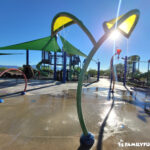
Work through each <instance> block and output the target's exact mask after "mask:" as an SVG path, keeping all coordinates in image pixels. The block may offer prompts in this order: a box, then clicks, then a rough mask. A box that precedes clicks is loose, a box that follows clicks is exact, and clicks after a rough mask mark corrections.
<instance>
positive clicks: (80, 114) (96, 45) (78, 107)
mask: <svg viewBox="0 0 150 150" xmlns="http://www.w3.org/2000/svg"><path fill="white" fill-rule="evenodd" d="M108 35H109V33H105V34H104V35H103V36H102V37H101V38H100V39H99V41H98V42H97V43H96V44H95V46H94V47H93V48H92V50H91V51H90V53H89V55H88V57H87V58H86V61H85V64H84V66H83V68H82V70H81V74H80V77H79V80H78V87H77V97H76V99H77V113H78V117H79V122H80V125H81V128H82V131H83V134H84V135H88V131H87V128H86V125H85V123H84V119H83V115H82V107H81V93H82V84H83V80H84V75H85V72H86V70H87V68H88V65H89V63H90V61H91V60H92V57H93V56H94V54H95V53H96V51H97V50H98V48H99V47H100V46H101V45H102V44H103V42H104V41H105V40H106V39H107V37H108Z"/></svg>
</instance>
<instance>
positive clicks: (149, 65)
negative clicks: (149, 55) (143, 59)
mask: <svg viewBox="0 0 150 150" xmlns="http://www.w3.org/2000/svg"><path fill="white" fill-rule="evenodd" d="M149 70H150V60H148V68H147V84H148V83H149Z"/></svg>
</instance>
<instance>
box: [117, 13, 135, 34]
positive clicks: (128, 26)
mask: <svg viewBox="0 0 150 150" xmlns="http://www.w3.org/2000/svg"><path fill="white" fill-rule="evenodd" d="M135 20H136V15H132V16H130V17H128V18H127V19H126V20H125V21H124V22H123V23H121V25H120V26H119V27H118V28H119V29H120V30H122V31H123V32H125V33H126V34H128V33H129V32H130V30H131V29H132V26H133V25H134V22H135Z"/></svg>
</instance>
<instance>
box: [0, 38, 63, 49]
mask: <svg viewBox="0 0 150 150" xmlns="http://www.w3.org/2000/svg"><path fill="white" fill-rule="evenodd" d="M0 50H44V51H53V52H60V51H61V50H60V48H59V46H58V44H57V41H56V39H55V37H54V38H51V37H50V36H48V37H45V38H41V39H37V40H33V41H29V42H24V43H19V44H15V45H10V46H5V47H0Z"/></svg>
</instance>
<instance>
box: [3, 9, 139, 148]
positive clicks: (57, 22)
mask: <svg viewBox="0 0 150 150" xmlns="http://www.w3.org/2000/svg"><path fill="white" fill-rule="evenodd" d="M138 19H139V11H138V10H132V11H130V12H128V13H126V14H125V15H122V16H120V17H118V18H117V19H113V20H111V21H109V22H105V23H104V24H103V27H104V31H105V33H104V35H103V36H102V37H101V38H100V39H99V40H98V42H96V40H95V39H94V37H93V36H92V34H91V33H90V32H89V31H88V29H87V28H86V27H85V26H84V25H83V24H82V22H81V21H80V20H79V19H77V18H76V17H75V16H73V15H71V14H69V13H64V12H63V13H59V14H58V15H56V17H54V19H53V22H52V27H51V37H46V38H42V39H38V40H34V41H30V42H26V43H21V44H17V45H11V46H7V47H1V48H0V49H1V50H4V49H25V50H27V51H28V50H29V49H31V50H42V51H52V52H54V55H53V58H54V64H55V65H54V79H56V74H57V72H56V64H57V63H56V59H55V58H57V57H56V56H57V55H56V52H62V53H63V82H64V83H65V81H66V64H67V63H66V56H67V55H68V54H69V55H78V56H79V55H80V56H84V57H87V58H86V61H85V63H84V66H83V68H82V70H81V72H80V76H79V81H78V87H77V96H76V97H77V112H78V117H79V121H80V125H81V128H82V131H83V135H82V136H81V138H80V142H81V144H82V145H86V146H87V147H91V146H92V145H93V144H94V136H93V135H92V134H91V133H90V132H88V130H87V128H86V126H85V123H84V119H83V114H82V107H81V92H82V85H83V80H84V76H85V72H86V70H87V68H88V65H89V63H90V61H91V60H92V57H93V56H94V54H95V53H96V51H97V50H98V48H99V47H100V46H101V45H102V44H103V43H104V41H105V40H106V39H107V38H108V37H109V35H110V33H111V32H112V31H114V30H116V29H118V30H119V31H120V32H121V33H123V35H124V36H125V37H127V38H129V36H130V35H131V33H132V31H133V29H134V27H135V26H136V23H137V22H138ZM75 23H76V24H78V25H79V27H81V29H82V30H83V31H84V32H85V33H86V34H87V36H88V37H89V39H90V40H91V42H92V44H93V48H92V49H91V51H90V53H89V55H88V56H86V55H85V54H83V53H82V52H81V51H80V50H78V49H77V48H75V47H74V46H73V45H71V44H70V43H69V42H68V41H67V40H65V39H64V38H63V37H62V36H60V39H61V41H62V43H63V51H61V50H60V48H59V46H58V44H57V40H56V34H57V32H58V31H60V30H62V29H64V28H65V27H67V26H69V25H72V24H75ZM70 62H71V61H70ZM78 62H79V61H78ZM42 63H43V62H41V63H39V66H38V69H39V70H40V65H41V64H42ZM70 64H71V63H70ZM70 68H71V67H70ZM99 69H100V63H99V62H98V77H97V80H99Z"/></svg>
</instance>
